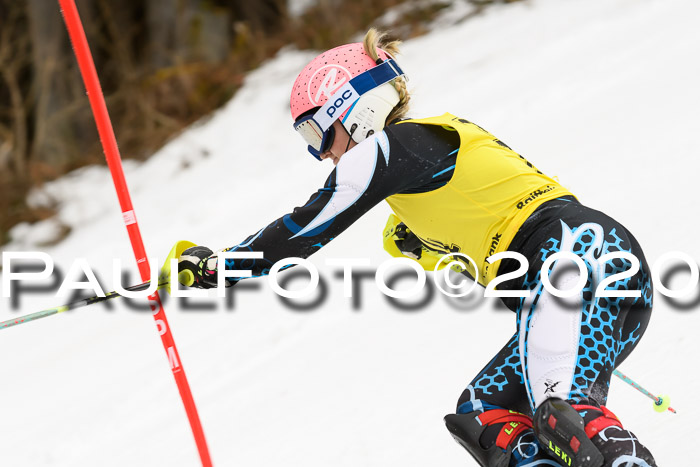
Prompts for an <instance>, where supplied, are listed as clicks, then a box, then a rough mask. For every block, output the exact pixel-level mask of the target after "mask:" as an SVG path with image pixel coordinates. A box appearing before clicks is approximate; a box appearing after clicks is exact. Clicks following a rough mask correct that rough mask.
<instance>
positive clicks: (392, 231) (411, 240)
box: [383, 214, 449, 271]
mask: <svg viewBox="0 0 700 467" xmlns="http://www.w3.org/2000/svg"><path fill="white" fill-rule="evenodd" d="M383 243H384V250H386V251H387V253H389V254H390V255H391V256H393V257H395V258H402V257H408V258H411V259H413V260H416V261H418V264H420V265H421V266H422V267H423V269H425V270H426V271H433V270H434V269H435V266H436V265H437V264H438V262H439V261H440V259H441V258H442V256H443V254H442V253H440V252H438V251H435V250H431V249H429V248H428V247H427V246H425V245H424V244H423V242H421V240H420V238H419V237H418V236H417V235H416V234H414V233H413V232H411V230H410V229H409V228H408V226H406V224H404V223H403V222H402V221H401V219H399V218H398V217H396V216H395V215H393V214H390V215H389V219H387V222H386V226H384V242H383ZM448 262H449V261H443V262H442V263H440V265H439V266H438V270H440V269H442V268H444V267H445V265H446V264H447V263H448Z"/></svg>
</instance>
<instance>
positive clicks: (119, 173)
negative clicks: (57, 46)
mask: <svg viewBox="0 0 700 467" xmlns="http://www.w3.org/2000/svg"><path fill="white" fill-rule="evenodd" d="M58 2H59V4H60V6H61V10H62V13H63V19H64V21H65V23H66V28H67V29H68V35H69V36H70V40H71V43H72V44H73V50H74V52H75V57H76V58H77V60H78V66H79V67H80V74H81V75H82V77H83V81H84V83H85V88H86V89H87V94H88V98H89V100H90V107H91V108H92V113H93V115H94V116H95V123H96V125H97V131H98V133H99V135H100V141H101V142H102V148H103V149H104V153H105V158H106V159H107V165H108V166H109V171H110V172H111V174H112V181H113V182H114V187H115V189H116V191H117V197H118V198H119V206H120V207H121V210H122V215H123V217H124V224H126V230H127V232H128V234H129V240H131V247H132V248H133V250H134V256H135V258H136V263H137V264H138V268H139V273H140V274H141V280H142V281H144V282H145V281H147V280H149V279H150V272H151V271H150V266H149V264H148V258H147V257H146V249H145V248H144V245H143V239H142V238H141V232H140V230H139V226H138V223H137V222H136V216H135V214H134V208H133V206H132V204H131V197H130V195H129V188H128V187H127V185H126V179H125V177H124V170H123V168H122V161H121V156H120V155H119V149H118V148H117V140H116V138H115V136H114V130H113V129H112V123H111V121H110V119H109V114H108V113H107V105H106V104H105V99H104V96H103V95H102V88H101V87H100V82H99V80H98V78H97V71H96V70H95V63H94V62H93V60H92V55H91V54H90V48H89V46H88V43H87V38H86V37H85V31H84V30H83V25H82V23H81V21H80V16H79V15H78V9H77V8H76V6H75V1H74V0H58ZM148 299H149V302H150V305H151V310H152V311H153V318H154V319H155V321H156V326H157V328H158V333H159V334H160V338H161V340H162V341H163V347H165V352H166V354H167V356H168V361H169V363H170V369H171V370H172V372H173V376H174V377H175V382H176V383H177V387H178V390H179V391H180V397H181V398H182V403H183V404H184V406H185V411H186V412H187V418H188V419H189V421H190V426H191V427H192V434H193V435H194V440H195V443H196V444H197V450H198V451H199V457H200V459H201V461H202V466H204V467H210V466H211V465H212V463H211V457H210V456H209V449H208V448H207V442H206V439H205V438H204V431H203V430H202V424H201V422H200V421H199V414H198V413H197V407H196V406H195V403H194V399H193V398H192V392H191V391H190V385H189V383H188V382H187V376H185V370H184V369H183V368H182V364H181V363H180V356H179V354H178V351H177V347H176V346H175V340H174V339H173V335H172V333H171V332H170V327H169V326H168V320H167V319H166V317H165V310H164V309H163V304H162V303H161V301H160V296H159V295H158V291H157V290H156V292H155V293H154V294H153V295H150V296H149V297H148Z"/></svg>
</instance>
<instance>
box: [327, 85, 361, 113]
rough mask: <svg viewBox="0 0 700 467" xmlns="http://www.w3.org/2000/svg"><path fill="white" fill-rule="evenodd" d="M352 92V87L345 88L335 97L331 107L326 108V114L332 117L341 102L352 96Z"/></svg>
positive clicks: (341, 104)
mask: <svg viewBox="0 0 700 467" xmlns="http://www.w3.org/2000/svg"><path fill="white" fill-rule="evenodd" d="M354 94H355V93H354V92H352V89H346V90H345V92H344V93H343V94H342V95H341V96H340V97H338V98H336V99H335V101H333V107H329V108H328V110H326V113H327V114H328V116H329V117H332V116H333V115H334V114H335V112H336V111H337V110H338V109H340V108H341V107H343V104H345V102H347V101H348V100H349V99H351V98H352V97H353V96H354Z"/></svg>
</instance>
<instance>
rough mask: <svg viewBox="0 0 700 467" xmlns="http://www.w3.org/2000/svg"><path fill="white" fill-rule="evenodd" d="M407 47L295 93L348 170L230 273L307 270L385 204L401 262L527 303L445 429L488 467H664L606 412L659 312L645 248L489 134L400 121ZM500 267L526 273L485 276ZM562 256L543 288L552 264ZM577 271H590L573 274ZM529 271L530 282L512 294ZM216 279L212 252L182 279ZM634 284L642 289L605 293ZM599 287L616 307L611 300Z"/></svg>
mask: <svg viewBox="0 0 700 467" xmlns="http://www.w3.org/2000/svg"><path fill="white" fill-rule="evenodd" d="M397 47H398V42H387V41H386V40H385V39H384V36H383V35H382V34H379V33H377V31H376V30H374V29H370V31H369V32H368V33H367V34H366V36H365V39H364V43H354V44H346V45H342V46H340V47H336V48H334V49H332V50H329V51H327V52H324V53H322V54H320V55H319V56H317V57H316V58H314V59H313V60H312V61H311V62H310V63H309V64H308V65H307V66H306V68H304V69H303V71H302V72H301V73H300V74H299V76H298V77H297V79H296V81H295V82H294V86H293V88H292V93H291V112H292V118H293V119H294V129H295V130H296V131H297V132H298V133H299V134H300V135H301V136H302V137H303V138H304V140H305V141H306V143H307V144H308V150H309V152H310V153H311V154H312V155H313V156H314V157H315V158H316V159H318V160H324V159H331V160H332V161H333V164H334V165H335V169H334V170H333V171H332V172H331V174H330V176H329V177H328V179H327V180H326V182H325V184H324V185H323V187H322V188H320V189H319V190H318V191H317V192H316V193H314V194H313V195H312V196H311V197H310V198H309V200H308V202H307V203H306V204H305V205H303V206H301V207H297V208H294V210H293V211H292V212H291V213H289V214H287V215H284V216H282V217H281V218H279V219H277V220H275V221H273V222H272V223H271V224H269V225H267V226H266V227H263V228H262V229H260V230H259V231H258V232H257V233H255V234H253V235H251V236H250V237H248V238H247V239H245V240H244V241H243V242H242V243H240V244H238V245H236V246H233V247H231V248H227V249H225V250H223V251H255V252H264V258H261V259H255V260H226V262H225V265H224V266H223V267H225V268H226V269H248V270H252V275H253V276H254V277H255V276H262V275H265V274H267V272H268V271H269V269H270V267H271V266H272V265H273V264H274V263H275V262H277V261H278V260H280V259H283V258H287V257H292V256H294V257H304V258H305V257H308V256H310V255H311V254H313V253H314V252H316V251H318V250H319V249H320V248H322V247H323V246H324V245H325V244H327V243H328V242H329V241H331V240H332V239H333V238H335V237H337V236H338V235H339V234H340V233H341V232H343V231H344V230H345V229H347V228H348V227H349V226H350V225H351V224H352V223H353V222H355V221H356V220H357V219H358V218H360V217H361V216H362V215H363V214H365V213H366V212H367V211H369V210H370V209H371V208H372V207H373V206H375V205H376V204H377V203H379V202H380V201H382V200H386V201H387V202H388V203H389V205H390V206H391V208H392V209H393V211H394V213H395V216H392V217H390V220H389V222H388V226H387V230H386V233H385V245H386V246H387V250H388V251H390V252H391V253H392V254H394V255H395V256H396V255H401V254H404V255H406V256H409V257H412V258H414V259H417V260H418V261H419V262H421V263H422V264H424V265H427V264H429V263H431V262H430V259H431V257H432V256H434V255H436V254H439V255H442V254H448V253H461V254H465V255H467V256H469V257H470V258H472V259H473V260H474V261H475V262H476V265H477V269H474V268H473V266H470V267H467V272H468V273H469V274H470V275H472V276H473V277H474V278H475V280H477V281H478V282H479V283H480V284H482V285H484V286H485V285H487V284H488V283H489V282H490V281H491V280H493V279H495V278H497V277H498V278H499V281H500V282H502V283H500V285H499V287H498V290H501V291H512V292H515V293H518V292H516V291H525V292H524V293H529V297H523V296H520V297H511V298H505V299H503V301H504V302H505V303H506V305H507V306H508V307H509V308H511V309H512V310H513V311H515V313H516V323H517V326H516V332H515V334H514V335H513V337H512V338H511V339H510V340H509V341H508V342H507V343H506V344H505V346H504V347H503V349H502V350H501V351H500V352H499V353H498V355H496V356H495V357H494V358H493V359H492V360H491V361H490V362H489V363H488V365H486V367H485V368H484V369H483V370H482V371H481V372H480V373H479V374H478V375H477V376H476V377H475V378H474V379H473V381H472V382H471V383H470V384H469V385H468V386H467V388H466V389H465V390H464V392H463V393H462V395H461V397H460V398H459V401H458V403H457V410H456V414H451V415H448V416H447V417H445V422H446V424H447V428H448V429H449V431H450V433H451V434H452V436H453V437H454V438H455V439H456V440H457V441H458V442H459V443H460V444H461V445H462V446H464V447H465V448H466V449H467V451H468V452H469V453H470V454H471V455H472V456H473V457H474V458H475V459H476V460H477V462H478V463H479V464H480V465H483V466H503V467H505V466H542V465H553V466H556V465H566V466H570V467H571V466H579V467H580V466H595V467H599V466H601V465H605V466H610V467H612V466H647V467H648V466H655V465H656V464H655V462H654V459H653V458H652V456H651V454H650V453H649V451H648V450H647V449H646V448H645V447H644V446H643V445H642V444H640V443H639V441H638V440H637V439H636V437H635V436H634V435H633V434H632V433H631V432H629V431H627V430H626V429H624V428H623V426H622V424H621V422H620V421H619V420H618V419H617V417H615V415H613V414H612V412H610V410H608V409H607V408H606V407H605V402H606V399H607V392H608V387H609V384H610V378H611V375H612V372H613V370H614V368H615V367H617V366H618V365H619V364H620V363H621V362H622V361H623V360H624V359H625V358H626V357H627V356H628V355H629V353H630V352H631V351H632V349H633V348H634V347H635V346H636V344H637V342H638V341H639V338H640V337H641V336H642V334H643V333H644V330H645V328H646V326H647V323H648V320H649V315H650V312H651V306H652V303H651V296H652V289H651V281H650V278H649V273H648V271H649V269H648V266H647V264H646V261H645V259H644V255H643V253H642V250H641V248H640V246H639V244H638V243H637V241H636V240H635V239H634V237H633V236H632V234H630V233H629V232H628V231H627V230H626V229H625V228H624V227H623V226H622V225H620V224H619V223H617V222H616V221H615V220H613V219H611V218H610V217H608V216H606V215H605V214H603V213H601V212H599V211H595V210H593V209H590V208H588V207H586V206H584V205H582V204H581V203H579V202H578V201H577V199H576V198H575V197H574V196H573V195H572V194H571V193H570V192H569V191H568V190H567V189H566V188H564V187H563V186H561V185H560V184H559V183H558V182H557V181H555V180H553V179H552V178H550V177H548V176H546V175H545V174H543V173H542V172H540V171H539V170H537V168H535V167H534V166H533V165H532V164H531V163H530V162H528V161H527V160H525V158H523V157H522V156H520V155H519V154H517V153H515V152H514V151H513V150H511V149H510V148H509V147H508V146H507V145H506V144H504V143H503V142H501V141H500V140H499V139H497V138H496V137H494V136H493V135H491V134H490V133H488V132H487V131H486V130H484V129H483V128H481V127H479V126H478V125H476V124H474V123H471V122H469V121H467V120H465V119H462V118H458V117H455V116H453V115H450V114H444V115H441V116H437V117H431V118H424V119H409V120H406V119H403V118H404V117H405V115H406V112H407V110H408V101H409V94H408V92H407V90H406V83H405V80H404V78H403V71H402V70H401V68H400V67H399V65H398V64H397V63H396V61H395V60H394V58H393V57H394V55H396V54H397V53H398V48H397ZM501 252H509V254H510V255H511V256H513V255H514V254H515V253H519V254H521V255H523V256H524V259H526V260H527V262H525V261H524V260H523V258H522V257H520V258H521V259H520V260H519V259H517V258H507V259H502V260H500V261H494V262H493V264H491V263H490V262H489V261H488V260H487V258H489V257H490V256H493V255H495V254H498V253H501ZM555 254H558V256H557V257H554V258H558V260H557V261H554V262H553V261H551V260H550V261H549V262H548V265H547V268H546V270H547V271H549V272H550V274H549V275H545V277H543V276H542V274H541V272H540V271H541V269H542V266H543V263H545V262H547V261H548V258H550V257H552V255H555ZM607 254H613V255H612V256H608V257H606V258H604V259H603V260H600V258H601V257H602V256H604V255H607ZM554 258H552V259H554ZM635 258H636V260H635ZM576 260H578V263H580V264H581V268H582V269H579V268H576V267H574V269H573V270H571V268H570V266H571V265H575V264H576V263H577V261H576ZM432 264H434V261H433V263H431V269H432ZM521 264H527V269H526V272H525V269H523V270H522V272H520V271H518V274H520V275H519V276H518V277H517V278H514V279H509V280H508V281H502V279H503V276H504V275H505V274H508V273H513V272H514V271H516V270H518V269H519V267H520V266H521ZM637 264H638V265H639V268H638V269H635V266H636V265H637ZM219 267H220V265H219V264H218V258H217V255H216V254H214V253H213V252H212V250H210V249H209V248H206V247H202V246H197V247H192V248H190V249H188V250H186V251H185V252H184V253H183V254H182V255H181V256H180V258H179V269H180V271H183V270H188V271H191V272H192V273H193V275H194V279H193V282H192V281H190V283H189V284H185V285H192V286H194V287H199V288H210V287H215V286H216V284H217V271H218V268H219ZM426 267H427V266H426ZM628 270H631V272H633V274H632V275H630V276H629V277H626V278H624V276H623V277H621V278H619V279H617V280H615V279H616V278H612V279H610V280H607V281H606V278H610V277H611V276H612V275H615V274H619V273H621V272H624V271H628ZM516 275H517V274H511V276H509V277H515V276H516ZM548 277H552V281H556V285H557V289H559V290H568V289H571V288H572V287H573V284H579V285H580V284H581V283H580V282H579V280H580V279H581V278H583V280H585V286H583V289H582V292H580V293H578V294H577V295H576V296H574V297H573V298H568V299H567V300H561V299H559V298H558V297H557V296H554V295H553V294H552V287H547V285H548V284H546V283H545V282H544V281H545V280H546V279H547V278H548ZM226 281H227V285H233V284H234V283H235V280H230V279H229V278H226ZM599 284H602V287H601V288H602V289H605V291H607V292H610V291H612V293H617V295H618V296H614V297H602V293H601V290H600V289H599V288H598V286H599ZM519 293H520V295H523V292H519Z"/></svg>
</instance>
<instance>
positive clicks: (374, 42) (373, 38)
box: [363, 28, 411, 123]
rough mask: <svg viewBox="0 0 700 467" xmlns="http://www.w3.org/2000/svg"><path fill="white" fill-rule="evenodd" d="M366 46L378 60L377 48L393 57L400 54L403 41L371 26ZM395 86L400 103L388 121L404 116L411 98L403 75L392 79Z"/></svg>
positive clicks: (373, 58) (373, 57) (371, 55)
mask: <svg viewBox="0 0 700 467" xmlns="http://www.w3.org/2000/svg"><path fill="white" fill-rule="evenodd" d="M363 45H364V48H365V53H366V54H367V55H369V56H370V57H371V58H372V60H374V61H377V60H378V59H379V55H378V54H377V48H380V49H382V50H384V51H385V52H386V53H388V54H389V55H391V56H392V57H393V56H395V55H398V54H399V53H400V52H399V45H401V41H398V40H394V41H390V40H387V38H386V33H384V32H380V31H377V30H376V29H375V28H370V29H369V31H367V34H365V40H364V41H363ZM392 83H393V84H394V88H396V91H397V92H398V93H399V103H398V104H396V106H394V108H393V109H392V110H391V112H390V113H389V116H388V117H387V118H386V123H389V122H391V121H393V120H396V119H398V118H403V117H405V116H406V113H407V112H408V101H409V100H411V96H410V95H409V94H408V89H406V80H405V79H404V78H403V77H398V78H395V79H393V80H392Z"/></svg>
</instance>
